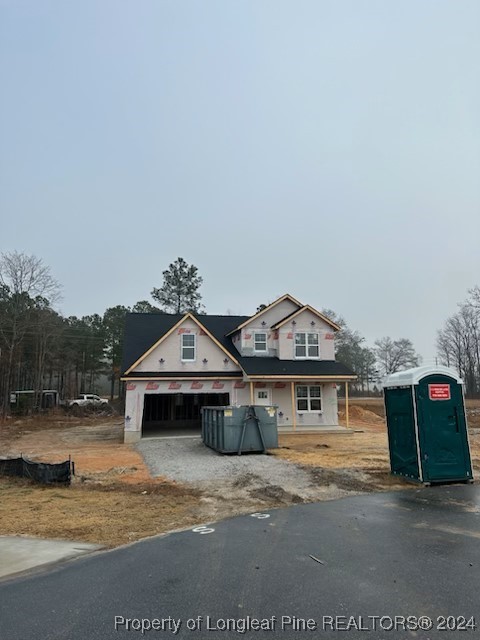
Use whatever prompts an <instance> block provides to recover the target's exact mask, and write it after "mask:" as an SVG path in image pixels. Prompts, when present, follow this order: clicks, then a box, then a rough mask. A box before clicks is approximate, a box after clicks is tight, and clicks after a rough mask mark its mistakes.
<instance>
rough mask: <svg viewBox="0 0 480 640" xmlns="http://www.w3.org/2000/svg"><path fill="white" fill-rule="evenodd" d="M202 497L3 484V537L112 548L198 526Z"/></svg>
mask: <svg viewBox="0 0 480 640" xmlns="http://www.w3.org/2000/svg"><path fill="white" fill-rule="evenodd" d="M197 507H198V496H197V495H195V494H194V493H193V492H192V491H191V490H189V491H185V490H184V489H183V488H182V487H176V486H175V485H172V484H161V483H158V484H156V483H151V484H150V483H149V484H139V485H137V486H135V487H133V486H131V485H130V486H129V485H124V484H121V483H112V484H110V485H106V486H102V485H97V486H87V485H83V486H79V485H73V486H71V487H60V486H59V487H51V486H47V487H42V486H38V485H33V484H31V483H29V482H27V481H22V480H17V479H7V478H3V479H2V480H1V481H0V523H1V524H0V533H1V534H2V535H29V536H32V535H33V536H40V537H45V538H52V537H54V538H63V539H68V540H82V541H85V542H95V543H99V544H103V545H105V546H107V547H114V546H117V545H120V544H125V543H127V542H131V541H133V540H139V539H140V538H145V537H148V536H152V535H155V534H158V533H162V532H166V531H170V530H172V529H175V528H181V527H187V526H189V525H191V524H193V523H196V522H199V515H198V513H197V511H198V509H197Z"/></svg>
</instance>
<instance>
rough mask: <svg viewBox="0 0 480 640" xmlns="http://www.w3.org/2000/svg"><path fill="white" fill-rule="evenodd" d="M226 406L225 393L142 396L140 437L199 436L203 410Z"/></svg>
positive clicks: (226, 398)
mask: <svg viewBox="0 0 480 640" xmlns="http://www.w3.org/2000/svg"><path fill="white" fill-rule="evenodd" d="M229 404H230V394H228V393H168V394H167V393H158V394H157V393H156V394H148V395H145V403H144V408H143V425H142V436H143V437H149V436H150V437H152V436H161V435H165V436H166V435H199V434H200V429H201V426H202V413H201V409H202V407H224V406H227V405H229Z"/></svg>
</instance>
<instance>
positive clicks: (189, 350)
mask: <svg viewBox="0 0 480 640" xmlns="http://www.w3.org/2000/svg"><path fill="white" fill-rule="evenodd" d="M193 360H195V334H194V333H184V334H183V335H182V362H192V361H193Z"/></svg>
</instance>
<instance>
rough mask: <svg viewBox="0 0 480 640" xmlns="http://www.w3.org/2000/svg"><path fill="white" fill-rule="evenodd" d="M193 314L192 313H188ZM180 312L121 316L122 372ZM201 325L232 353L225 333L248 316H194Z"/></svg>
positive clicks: (171, 323)
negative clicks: (123, 318)
mask: <svg viewBox="0 0 480 640" xmlns="http://www.w3.org/2000/svg"><path fill="white" fill-rule="evenodd" d="M192 315H193V314H192ZM183 317H184V314H180V315H178V314H170V313H128V314H127V317H126V319H125V333H124V342H123V359H122V373H125V371H126V370H127V369H128V368H129V367H131V366H132V364H133V363H134V362H136V361H137V360H138V358H140V357H141V356H143V354H144V353H145V352H146V351H148V349H150V347H152V346H153V345H154V344H155V343H156V342H157V341H158V340H160V338H161V337H162V336H163V335H165V334H166V333H167V331H169V330H170V329H171V328H172V327H173V326H175V325H176V324H177V322H179V321H180V320H181V319H182V318H183ZM196 317H197V318H198V320H199V322H200V323H201V324H203V326H204V327H205V329H207V331H209V332H210V333H211V334H212V335H213V336H215V338H216V339H217V340H218V342H220V344H221V345H222V346H223V347H224V348H225V349H226V350H227V351H228V352H229V353H231V354H232V355H236V353H237V352H236V349H235V348H234V347H233V345H232V341H231V340H230V338H226V337H225V336H226V334H227V333H228V332H229V331H232V330H233V329H235V327H237V326H238V325H239V324H241V323H242V322H245V320H247V319H248V316H207V315H198V316H196Z"/></svg>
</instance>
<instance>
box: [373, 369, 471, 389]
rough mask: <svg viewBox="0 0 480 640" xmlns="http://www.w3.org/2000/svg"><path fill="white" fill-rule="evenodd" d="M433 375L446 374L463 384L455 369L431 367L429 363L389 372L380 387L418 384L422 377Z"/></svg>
mask: <svg viewBox="0 0 480 640" xmlns="http://www.w3.org/2000/svg"><path fill="white" fill-rule="evenodd" d="M434 375H441V376H448V377H449V378H453V379H454V380H456V381H457V382H458V383H459V384H463V380H462V379H461V378H460V376H459V375H458V373H457V372H456V371H455V369H450V368H448V367H442V366H437V367H432V366H430V365H424V366H423V367H414V368H413V369H406V370H405V371H397V373H391V374H390V375H389V376H387V377H386V378H385V379H384V380H383V382H382V387H383V388H384V389H385V388H386V387H402V386H405V387H409V386H412V385H416V384H418V383H419V382H420V380H422V378H426V377H427V376H434Z"/></svg>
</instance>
